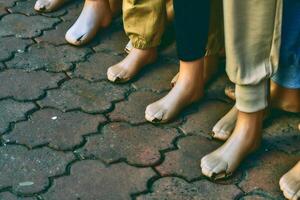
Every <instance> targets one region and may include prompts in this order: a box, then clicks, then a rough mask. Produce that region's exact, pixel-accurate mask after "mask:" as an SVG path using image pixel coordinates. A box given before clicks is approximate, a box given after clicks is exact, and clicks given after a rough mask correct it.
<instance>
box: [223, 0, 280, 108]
mask: <svg viewBox="0 0 300 200" xmlns="http://www.w3.org/2000/svg"><path fill="white" fill-rule="evenodd" d="M223 5H224V27H225V50H226V71H227V74H228V76H229V78H230V80H231V81H232V82H234V83H235V84H236V106H237V108H238V109H239V110H240V111H243V112H257V111H259V110H263V109H264V108H266V107H267V105H268V104H267V98H268V89H267V87H268V84H267V83H268V79H269V78H270V77H271V76H272V75H273V74H274V73H276V71H277V68H278V62H279V50H280V43H281V24H282V23H281V20H282V0H263V1H262V0H242V1H241V0H224V1H223Z"/></svg>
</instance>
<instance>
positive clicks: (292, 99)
mask: <svg viewBox="0 0 300 200" xmlns="http://www.w3.org/2000/svg"><path fill="white" fill-rule="evenodd" d="M271 106H272V107H273V108H277V109H281V110H284V111H288V112H300V89H290V88H285V87H282V86H280V85H278V84H277V83H275V82H273V81H271Z"/></svg>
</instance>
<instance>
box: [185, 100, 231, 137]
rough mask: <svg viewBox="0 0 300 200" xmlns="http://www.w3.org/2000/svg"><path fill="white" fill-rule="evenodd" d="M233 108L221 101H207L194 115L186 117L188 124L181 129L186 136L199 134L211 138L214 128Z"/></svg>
mask: <svg viewBox="0 0 300 200" xmlns="http://www.w3.org/2000/svg"><path fill="white" fill-rule="evenodd" d="M231 107H232V106H231V105H229V104H226V103H223V102H220V101H214V100H210V101H205V102H203V103H201V104H200V105H199V107H198V109H197V108H196V109H195V110H193V113H192V114H189V115H187V116H186V118H187V119H186V122H185V123H184V124H183V125H182V126H181V127H180V128H181V130H182V131H183V132H184V133H186V134H198V135H203V136H205V137H210V136H209V134H210V133H211V131H212V128H213V126H214V125H215V124H216V123H217V122H218V120H219V119H221V118H222V117H223V116H224V115H225V114H226V113H227V112H228V111H229V110H230V108H231Z"/></svg>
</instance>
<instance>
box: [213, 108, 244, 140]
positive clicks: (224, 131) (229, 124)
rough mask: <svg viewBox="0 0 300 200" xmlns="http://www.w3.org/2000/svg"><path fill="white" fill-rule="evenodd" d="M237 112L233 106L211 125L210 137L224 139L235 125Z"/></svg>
mask: <svg viewBox="0 0 300 200" xmlns="http://www.w3.org/2000/svg"><path fill="white" fill-rule="evenodd" d="M238 112H239V111H238V109H237V108H236V107H235V106H233V107H232V108H231V110H230V111H229V112H228V113H227V114H226V115H225V116H224V117H223V118H222V119H220V120H219V121H218V122H217V124H216V125H215V126H214V127H213V130H212V137H213V138H215V139H218V140H222V141H226V140H227V139H228V138H229V137H230V135H231V133H232V131H233V129H234V127H235V124H236V120H237V115H238Z"/></svg>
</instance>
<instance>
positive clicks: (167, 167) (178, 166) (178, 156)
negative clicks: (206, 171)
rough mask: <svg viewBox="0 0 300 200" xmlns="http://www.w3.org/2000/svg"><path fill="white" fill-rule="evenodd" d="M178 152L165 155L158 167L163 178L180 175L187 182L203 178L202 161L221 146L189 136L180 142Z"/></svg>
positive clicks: (201, 138) (203, 138) (202, 138)
mask: <svg viewBox="0 0 300 200" xmlns="http://www.w3.org/2000/svg"><path fill="white" fill-rule="evenodd" d="M177 146H178V150H176V151H170V152H167V153H165V159H164V161H163V163H162V164H161V165H159V166H157V167H155V168H156V169H157V171H158V172H159V173H160V174H161V175H162V176H170V175H178V176H181V177H185V178H186V179H187V180H189V181H190V180H193V179H196V178H200V177H201V176H202V177H203V175H202V173H201V168H200V160H201V158H202V157H203V156H205V155H206V154H208V153H210V152H211V151H213V150H215V149H216V148H218V146H220V145H219V144H218V143H217V142H215V141H212V140H208V139H207V138H205V137H202V136H189V137H185V138H181V139H180V140H179V141H178V144H177Z"/></svg>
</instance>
